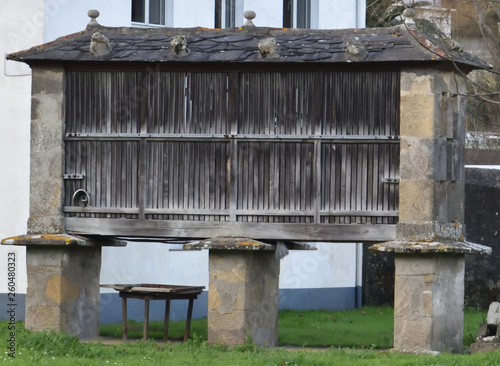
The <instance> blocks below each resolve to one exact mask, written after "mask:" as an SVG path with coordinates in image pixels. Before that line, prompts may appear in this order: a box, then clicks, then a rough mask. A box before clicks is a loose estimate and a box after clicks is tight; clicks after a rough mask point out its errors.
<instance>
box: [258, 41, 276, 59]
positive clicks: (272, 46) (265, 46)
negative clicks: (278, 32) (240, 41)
mask: <svg viewBox="0 0 500 366" xmlns="http://www.w3.org/2000/svg"><path fill="white" fill-rule="evenodd" d="M258 47H259V51H260V54H261V56H262V58H278V57H279V56H280V55H279V52H278V44H277V43H276V39H274V38H263V39H261V40H260V41H259V44H258Z"/></svg>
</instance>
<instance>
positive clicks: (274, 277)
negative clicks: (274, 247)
mask: <svg viewBox="0 0 500 366" xmlns="http://www.w3.org/2000/svg"><path fill="white" fill-rule="evenodd" d="M279 269H280V262H279V260H276V259H275V258H274V251H255V252H246V251H224V250H211V251H210V253H209V281H210V282H209V291H208V342H209V343H220V344H228V345H242V344H244V343H245V341H246V340H247V338H250V339H251V340H252V341H253V342H254V343H255V344H258V345H260V346H272V347H274V346H277V344H278V296H279Z"/></svg>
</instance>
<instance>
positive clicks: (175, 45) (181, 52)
mask: <svg viewBox="0 0 500 366" xmlns="http://www.w3.org/2000/svg"><path fill="white" fill-rule="evenodd" d="M190 53H191V51H190V50H189V48H188V45H187V40H186V37H184V36H182V35H179V36H174V37H172V39H171V40H170V54H171V55H173V56H177V57H185V56H188V55H189V54H190Z"/></svg>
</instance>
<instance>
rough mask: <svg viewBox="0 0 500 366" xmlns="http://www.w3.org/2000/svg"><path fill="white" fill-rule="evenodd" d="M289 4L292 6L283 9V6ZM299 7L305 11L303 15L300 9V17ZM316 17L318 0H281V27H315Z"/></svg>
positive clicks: (316, 25) (316, 23)
mask: <svg viewBox="0 0 500 366" xmlns="http://www.w3.org/2000/svg"><path fill="white" fill-rule="evenodd" d="M290 5H291V7H292V8H291V9H290V10H289V11H288V12H287V11H285V7H290ZM299 8H303V9H305V11H306V14H305V15H304V14H303V12H302V11H301V12H300V18H299V16H298V15H299ZM303 9H301V10H303ZM318 18H319V1H318V0H283V28H301V29H316V28H318Z"/></svg>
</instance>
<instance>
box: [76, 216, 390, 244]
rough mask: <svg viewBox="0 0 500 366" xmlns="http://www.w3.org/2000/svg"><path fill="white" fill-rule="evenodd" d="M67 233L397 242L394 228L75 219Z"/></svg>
mask: <svg viewBox="0 0 500 366" xmlns="http://www.w3.org/2000/svg"><path fill="white" fill-rule="evenodd" d="M66 231H67V232H68V233H71V234H75V235H76V234H78V235H104V236H128V237H158V238H160V237H176V238H186V239H206V238H211V237H220V236H237V237H241V236H246V237H250V238H253V239H269V240H293V241H313V242H314V241H330V242H378V241H389V240H395V238H396V225H388V224H386V225H371V224H366V225H364V224H355V225H354V224H353V225H349V224H344V225H342V224H317V223H314V224H311V223H309V224H300V223H299V224H297V223H293V224H292V223H263V222H216V221H202V222H196V221H181V220H171V221H159V220H158V221H155V220H145V221H142V220H128V219H96V218H74V217H68V218H66Z"/></svg>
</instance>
